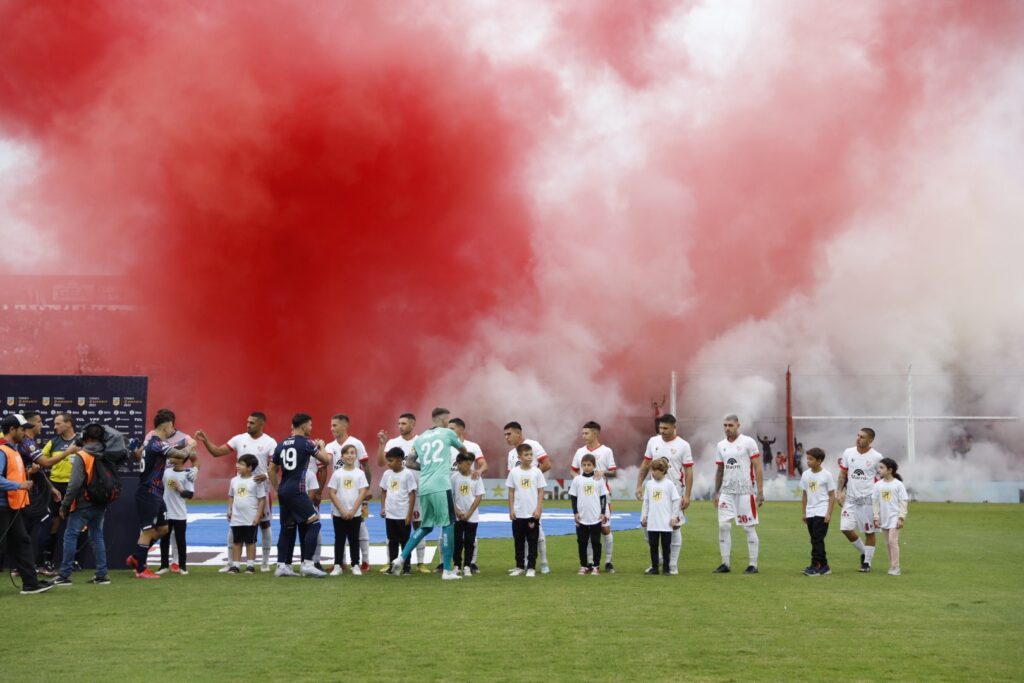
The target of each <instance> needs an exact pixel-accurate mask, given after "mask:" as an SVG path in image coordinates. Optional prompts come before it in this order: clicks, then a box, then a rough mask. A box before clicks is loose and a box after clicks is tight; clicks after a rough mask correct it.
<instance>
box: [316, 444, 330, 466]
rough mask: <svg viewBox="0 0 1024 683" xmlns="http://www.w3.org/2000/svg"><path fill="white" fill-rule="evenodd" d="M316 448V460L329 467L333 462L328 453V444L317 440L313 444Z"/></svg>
mask: <svg viewBox="0 0 1024 683" xmlns="http://www.w3.org/2000/svg"><path fill="white" fill-rule="evenodd" d="M313 445H314V446H316V453H315V455H316V459H317V460H319V461H320V462H322V463H323V464H325V465H329V464H330V462H331V454H330V453H328V452H327V444H325V443H324V442H323V439H317V440H316V441H314V442H313Z"/></svg>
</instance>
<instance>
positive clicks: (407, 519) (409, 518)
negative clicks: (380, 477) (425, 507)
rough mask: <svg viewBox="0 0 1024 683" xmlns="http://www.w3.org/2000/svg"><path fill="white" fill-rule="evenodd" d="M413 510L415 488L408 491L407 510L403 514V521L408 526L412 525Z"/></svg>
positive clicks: (414, 505)
mask: <svg viewBox="0 0 1024 683" xmlns="http://www.w3.org/2000/svg"><path fill="white" fill-rule="evenodd" d="M414 510H416V489H413V490H412V491H409V512H408V513H406V515H405V523H406V524H408V525H409V526H412V518H413V511H414Z"/></svg>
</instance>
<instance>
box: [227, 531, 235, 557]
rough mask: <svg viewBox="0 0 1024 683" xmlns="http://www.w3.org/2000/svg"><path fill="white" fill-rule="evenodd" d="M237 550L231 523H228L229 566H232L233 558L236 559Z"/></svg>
mask: <svg viewBox="0 0 1024 683" xmlns="http://www.w3.org/2000/svg"><path fill="white" fill-rule="evenodd" d="M234 548H235V537H234V535H233V534H232V533H231V522H230V521H229V522H228V564H231V558H232V557H234V554H233V553H234Z"/></svg>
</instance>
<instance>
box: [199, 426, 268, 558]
mask: <svg viewBox="0 0 1024 683" xmlns="http://www.w3.org/2000/svg"><path fill="white" fill-rule="evenodd" d="M266 424H267V416H266V415H265V414H264V413H262V412H260V411H258V410H255V411H253V412H251V413H249V417H248V418H247V419H246V421H245V431H244V432H242V433H241V434H236V435H235V436H233V437H231V438H230V439H229V440H228V442H227V443H225V444H221V445H219V446H218V445H217V444H215V443H213V442H212V441H210V437H208V436H207V435H206V432H204V431H203V430H202V429H200V430H197V431H196V441H198V442H200V443H201V444H203V446H205V447H206V450H207V451H208V452H209V453H210V455H212V456H213V457H215V458H220V457H223V456H225V455H228V454H230V453H234V454H235V456H236V458H238V459H241V457H242V456H243V455H245V454H247V453H248V454H250V455H254V456H256V461H257V462H258V463H259V465H258V466H257V467H256V471H255V473H254V474H253V478H252V479H253V483H255V484H260V483H263V482H265V481H267V476H268V475H267V465H268V463H269V462H270V457H271V456H272V455H273V454H274V449H275V448H277V441H275V440H274V438H273V437H272V436H270V435H269V434H266V433H265V432H264V431H263V428H264V426H266ZM271 519H273V509H272V507H271V498H270V494H269V492H268V493H267V504H266V505H265V506H264V508H263V517H262V518H261V519H260V521H259V526H260V540H261V541H262V557H261V562H260V564H261V569H262V570H263V571H267V570H268V569H270V547H271V544H272V539H271V529H270V520H271ZM233 548H234V538H233V537H232V535H231V526H230V525H229V526H228V538H227V551H228V554H227V558H228V561H227V564H225V565H224V566H223V567H222V568H221V569H220V571H221V573H224V572H227V571H229V570H230V569H231V557H232V552H233Z"/></svg>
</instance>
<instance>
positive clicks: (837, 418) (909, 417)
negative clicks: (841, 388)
mask: <svg viewBox="0 0 1024 683" xmlns="http://www.w3.org/2000/svg"><path fill="white" fill-rule="evenodd" d="M1018 419H1019V418H1018V417H1017V416H1014V415H915V414H914V374H913V366H912V365H911V366H907V374H906V413H905V414H903V415H794V414H793V374H792V372H791V369H790V368H789V367H787V368H786V441H787V449H788V456H789V475H790V476H793V475H794V474H796V443H795V439H796V431H795V422H796V421H797V420H801V421H808V422H810V421H831V422H905V423H906V429H907V461H908V462H911V463H912V462H914V460H915V458H916V447H915V435H914V427H915V424H916V423H918V422H1015V421H1017V420H1018Z"/></svg>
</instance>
